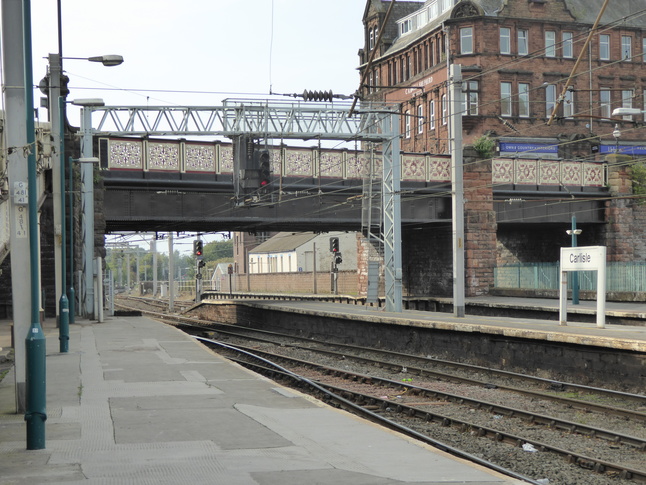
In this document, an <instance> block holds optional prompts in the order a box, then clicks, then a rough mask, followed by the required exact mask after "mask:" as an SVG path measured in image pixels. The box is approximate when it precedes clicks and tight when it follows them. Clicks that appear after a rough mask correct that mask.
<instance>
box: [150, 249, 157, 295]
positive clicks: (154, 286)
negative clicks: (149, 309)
mask: <svg viewBox="0 0 646 485" xmlns="http://www.w3.org/2000/svg"><path fill="white" fill-rule="evenodd" d="M150 247H151V249H152V252H153V267H152V270H153V298H155V297H156V296H157V239H156V236H155V239H153V240H152V242H151V243H150Z"/></svg>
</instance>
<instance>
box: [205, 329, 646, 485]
mask: <svg viewBox="0 0 646 485" xmlns="http://www.w3.org/2000/svg"><path fill="white" fill-rule="evenodd" d="M195 338H197V339H199V340H200V341H203V342H208V343H211V344H213V345H218V346H222V347H224V348H227V349H229V350H233V351H236V352H242V353H243V354H245V355H247V356H250V357H253V358H256V359H259V360H261V361H263V362H266V363H270V364H271V365H273V366H276V368H278V369H279V370H277V369H276V368H274V369H267V368H266V367H265V366H261V365H258V364H254V363H250V362H248V361H244V360H239V359H237V360H236V362H238V363H240V364H241V365H244V366H245V367H249V368H251V369H253V370H257V371H259V372H261V373H264V372H269V373H270V374H274V375H275V374H276V373H280V375H283V376H284V375H287V376H290V377H291V378H295V379H296V380H297V382H298V383H299V384H305V385H308V386H310V387H312V388H314V389H315V390H317V391H319V392H324V393H325V394H326V395H328V396H330V398H331V399H333V400H334V401H335V402H338V403H341V404H342V405H343V406H348V405H353V406H352V409H354V410H357V411H359V412H360V413H361V414H362V415H364V416H370V418H371V419H374V420H376V421H378V422H382V420H384V421H383V423H385V424H386V425H387V426H388V427H391V428H392V429H398V428H399V426H401V425H399V424H397V423H395V422H394V421H392V420H389V419H387V418H384V417H383V416H380V415H379V414H377V413H373V412H372V411H370V410H368V409H367V408H366V406H370V407H373V406H375V405H378V407H379V409H380V410H382V411H385V410H390V411H393V412H396V413H398V414H404V415H406V416H407V417H409V418H417V419H422V420H424V421H426V422H436V423H439V424H440V425H442V426H453V427H459V428H461V429H462V430H464V431H472V432H475V433H476V435H477V436H478V437H486V438H489V439H492V440H494V441H497V442H504V443H508V444H511V445H514V446H522V445H523V444H525V443H528V444H531V445H532V446H534V447H535V448H537V449H538V450H540V451H548V452H552V453H556V454H558V455H560V456H562V457H564V458H565V459H566V460H567V461H568V462H569V463H572V464H576V465H578V466H580V467H582V468H584V469H587V470H592V471H594V472H596V473H617V474H619V476H620V477H621V478H626V479H633V480H640V481H646V471H643V470H637V469H634V468H630V467H626V466H623V465H621V464H617V463H612V462H607V461H604V460H599V459H596V458H592V457H589V456H586V455H583V454H580V453H575V452H572V451H570V450H566V449H562V448H558V447H555V446H552V445H550V444H547V443H544V442H541V441H536V440H528V439H525V438H524V437H521V436H517V435H513V434H511V433H506V432H502V431H500V430H496V429H492V428H488V427H485V426H480V425H477V424H474V423H469V422H467V421H461V420H456V419H454V418H449V417H446V416H442V415H440V414H438V413H433V412H430V411H425V410H421V409H418V408H415V407H411V406H407V405H405V404H402V403H397V402H394V401H390V400H388V399H383V398H379V397H375V396H370V395H366V394H362V393H360V392H357V391H353V390H349V389H344V388H340V387H338V386H333V385H330V384H325V383H321V382H318V381H315V380H312V379H308V378H305V377H303V376H300V375H298V374H296V373H294V372H292V371H289V370H288V369H284V368H282V367H281V366H278V365H277V364H276V363H273V362H271V361H269V360H268V359H266V358H263V357H261V356H257V355H254V354H255V353H256V352H257V350H256V349H254V350H253V352H250V351H248V350H246V349H244V348H238V347H237V346H232V345H228V344H223V343H221V342H218V341H215V340H212V339H206V338H201V337H195ZM355 404H356V406H354V405H355ZM393 426H396V427H397V428H393ZM398 430H399V429H398ZM401 431H402V432H405V433H406V434H410V433H411V432H412V433H414V434H411V436H414V437H418V438H420V439H428V437H426V436H425V435H423V434H421V433H418V432H416V431H414V430H411V429H410V428H408V427H403V429H401ZM442 446H443V447H447V448H451V449H453V448H452V447H448V445H446V444H443V443H442ZM441 449H444V450H445V451H448V450H447V449H446V448H441ZM460 453H463V452H460ZM485 463H489V462H485ZM485 466H488V465H486V464H485ZM494 466H497V465H494ZM506 473H507V474H509V473H510V472H509V470H507V471H506ZM511 473H515V472H511ZM515 476H516V477H517V478H521V479H523V480H526V481H528V482H529V483H533V484H538V483H540V482H537V481H534V480H531V479H528V478H527V477H524V476H522V475H520V476H519V475H517V474H516V475H515Z"/></svg>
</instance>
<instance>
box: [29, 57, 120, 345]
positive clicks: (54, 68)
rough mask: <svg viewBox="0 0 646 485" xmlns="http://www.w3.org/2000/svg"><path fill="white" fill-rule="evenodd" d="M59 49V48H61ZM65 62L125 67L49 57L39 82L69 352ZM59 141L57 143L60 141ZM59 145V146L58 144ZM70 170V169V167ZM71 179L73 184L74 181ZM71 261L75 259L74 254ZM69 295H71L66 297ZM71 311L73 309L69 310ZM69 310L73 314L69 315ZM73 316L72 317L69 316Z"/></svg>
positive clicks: (62, 332)
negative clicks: (44, 100)
mask: <svg viewBox="0 0 646 485" xmlns="http://www.w3.org/2000/svg"><path fill="white" fill-rule="evenodd" d="M59 48H60V46H59ZM63 59H80V60H87V61H91V62H101V63H102V64H103V65H104V66H118V65H119V64H121V63H123V57H122V56H119V55H104V56H95V57H65V58H63V57H62V56H61V54H60V52H59V53H58V54H49V57H48V62H49V66H48V76H46V77H45V79H43V80H42V81H41V82H40V88H41V91H43V92H44V93H46V94H48V95H49V112H50V116H49V118H50V122H51V128H52V136H53V139H54V146H55V147H57V149H56V150H54V151H53V154H52V165H53V170H52V185H53V195H54V197H53V199H54V200H53V201H54V228H55V233H56V235H59V236H60V237H59V238H55V241H56V242H55V247H54V261H55V265H54V272H55V275H56V296H57V303H58V305H57V312H56V314H57V317H58V323H59V340H60V351H61V352H67V351H68V341H69V323H70V321H71V322H72V323H74V309H75V304H74V302H73V301H72V298H74V297H75V296H74V284H73V279H74V274H73V272H70V281H71V282H72V283H71V284H70V288H69V289H68V290H67V289H66V286H67V275H66V261H65V260H66V240H65V239H66V238H65V232H66V230H65V217H66V210H65V206H66V203H65V168H64V166H65V118H66V117H65V97H66V96H67V88H66V86H64V85H65V84H66V83H67V80H68V78H67V76H64V75H63V62H62V61H63ZM57 139H58V140H57ZM57 141H58V143H57ZM70 170H71V165H70ZM71 179H72V178H71V176H70V180H71ZM71 253H72V254H71V255H70V259H72V258H73V250H72V251H71ZM68 292H69V293H70V294H69V295H68V294H67V293H68ZM70 307H71V308H70ZM70 309H71V310H72V311H71V312H70ZM70 313H71V316H70Z"/></svg>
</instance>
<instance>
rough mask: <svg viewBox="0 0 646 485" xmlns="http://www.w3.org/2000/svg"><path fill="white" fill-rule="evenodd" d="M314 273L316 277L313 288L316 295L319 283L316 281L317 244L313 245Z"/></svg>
mask: <svg viewBox="0 0 646 485" xmlns="http://www.w3.org/2000/svg"><path fill="white" fill-rule="evenodd" d="M312 260H313V262H312V273H313V275H314V281H313V286H314V294H315V295H316V294H317V293H318V291H317V290H318V288H317V281H316V277H317V275H316V243H313V250H312Z"/></svg>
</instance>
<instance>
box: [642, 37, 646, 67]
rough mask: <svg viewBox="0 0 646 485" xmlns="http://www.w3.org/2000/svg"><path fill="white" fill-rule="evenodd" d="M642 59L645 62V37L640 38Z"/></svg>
mask: <svg viewBox="0 0 646 485" xmlns="http://www.w3.org/2000/svg"><path fill="white" fill-rule="evenodd" d="M642 61H644V62H646V37H644V38H643V39H642Z"/></svg>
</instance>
